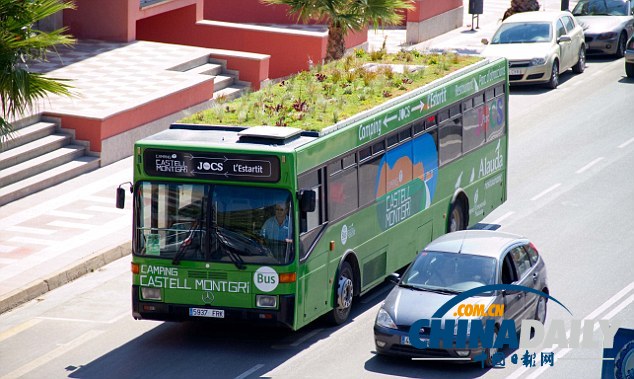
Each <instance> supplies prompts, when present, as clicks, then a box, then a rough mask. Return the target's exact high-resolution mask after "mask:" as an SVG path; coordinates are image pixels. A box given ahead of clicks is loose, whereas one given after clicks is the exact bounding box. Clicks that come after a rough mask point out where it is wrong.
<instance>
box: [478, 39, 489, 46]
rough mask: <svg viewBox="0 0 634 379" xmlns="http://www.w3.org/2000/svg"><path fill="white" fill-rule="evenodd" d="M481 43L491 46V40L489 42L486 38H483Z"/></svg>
mask: <svg viewBox="0 0 634 379" xmlns="http://www.w3.org/2000/svg"><path fill="white" fill-rule="evenodd" d="M480 42H482V44H483V45H488V44H489V40H488V39H486V38H482V39H481V40H480Z"/></svg>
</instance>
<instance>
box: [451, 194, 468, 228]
mask: <svg viewBox="0 0 634 379" xmlns="http://www.w3.org/2000/svg"><path fill="white" fill-rule="evenodd" d="M466 228H467V225H466V220H465V217H464V210H463V209H462V202H461V201H460V200H456V201H455V202H454V203H453V204H451V210H450V212H449V223H448V224H447V232H449V233H451V232H456V231H458V230H465V229H466Z"/></svg>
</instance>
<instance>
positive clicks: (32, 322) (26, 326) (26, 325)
mask: <svg viewBox="0 0 634 379" xmlns="http://www.w3.org/2000/svg"><path fill="white" fill-rule="evenodd" d="M40 322H42V320H38V319H31V320H29V321H27V322H23V323H22V324H20V325H16V326H14V327H13V328H11V329H8V330H5V331H4V332H2V333H0V342H2V341H4V340H6V339H7V338H11V337H13V336H15V335H16V334H20V333H22V332H23V331H25V330H27V329H30V328H32V327H34V326H35V325H37V324H39V323H40Z"/></svg>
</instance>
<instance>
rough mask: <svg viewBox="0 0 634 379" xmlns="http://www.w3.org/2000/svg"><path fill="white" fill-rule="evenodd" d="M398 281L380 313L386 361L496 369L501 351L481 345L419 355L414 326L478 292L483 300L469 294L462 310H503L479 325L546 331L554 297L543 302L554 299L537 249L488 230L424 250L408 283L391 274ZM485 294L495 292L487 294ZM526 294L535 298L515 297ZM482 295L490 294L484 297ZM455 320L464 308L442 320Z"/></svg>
mask: <svg viewBox="0 0 634 379" xmlns="http://www.w3.org/2000/svg"><path fill="white" fill-rule="evenodd" d="M391 280H393V281H395V282H397V283H398V284H397V285H396V286H395V287H394V288H393V289H392V291H391V292H390V293H389V294H388V296H387V298H386V299H385V301H384V302H383V304H382V305H381V308H380V309H379V311H378V314H377V317H376V321H375V325H374V340H375V345H376V351H377V353H379V354H384V355H396V356H407V357H428V358H441V359H455V360H456V361H458V362H465V361H466V362H469V361H475V360H478V359H479V357H485V359H483V360H482V361H483V363H484V364H486V365H487V366H489V367H490V366H492V364H493V355H494V354H495V353H496V350H495V349H494V348H493V347H482V345H480V344H477V343H476V342H475V341H474V342H473V343H474V344H475V347H472V346H471V345H468V346H469V347H468V348H462V347H460V348H456V345H455V342H454V344H453V345H450V346H447V345H446V344H443V345H442V346H441V347H440V348H436V347H433V346H432V348H424V349H419V348H417V347H415V346H414V344H413V343H412V342H411V341H410V339H409V338H410V328H411V326H412V324H414V323H415V322H417V321H418V320H421V319H431V318H436V316H434V314H435V313H436V312H437V311H438V310H439V309H440V308H443V307H445V306H446V304H447V302H448V301H451V300H452V299H453V298H454V297H456V296H458V295H459V294H461V293H464V292H466V291H471V290H474V291H472V292H473V293H478V294H477V295H474V296H471V294H470V293H468V294H467V295H470V296H469V298H468V303H467V305H464V304H463V303H461V304H463V306H465V307H469V306H470V307H471V308H472V309H478V308H481V309H502V310H503V312H498V313H497V314H491V313H490V312H489V313H487V312H483V314H481V316H482V317H480V319H482V320H483V321H486V320H491V319H492V320H494V321H495V325H496V327H497V326H499V325H500V324H502V323H503V322H505V321H506V320H513V322H514V325H515V327H516V330H517V328H518V327H519V325H521V320H525V319H535V320H539V321H540V322H542V323H544V321H545V319H546V301H547V297H544V296H540V295H539V294H536V293H538V292H541V293H543V294H548V293H549V288H548V284H547V275H546V265H545V264H544V260H543V258H542V257H541V256H540V255H539V253H538V251H537V249H536V248H535V246H534V245H533V244H532V243H531V242H530V241H529V240H528V239H527V238H524V237H522V236H518V235H514V234H509V233H503V232H497V231H488V230H463V231H458V232H453V233H449V234H446V235H444V236H442V237H439V238H438V239H436V240H434V241H432V242H431V243H430V244H429V245H428V246H427V247H425V249H424V250H423V251H421V252H420V253H419V254H418V256H417V257H416V259H415V260H414V262H412V264H411V265H410V266H409V267H408V268H407V270H406V271H405V272H404V273H403V276H402V277H400V278H397V274H392V276H391ZM500 284H502V285H508V286H501V287H505V288H506V287H508V288H514V289H509V290H499V289H498V290H493V289H492V288H491V287H493V288H495V287H500V286H499V285H500ZM496 285H498V286H496ZM484 286H489V288H488V290H487V287H484ZM519 286H522V287H519ZM526 287H528V288H529V289H530V290H531V291H532V292H529V291H521V290H515V289H518V288H519V289H521V288H524V289H525V290H526ZM479 288H482V289H483V291H484V290H487V291H485V292H479V291H480V290H479ZM533 290H534V291H533ZM454 300H455V299H454ZM465 309H469V308H465ZM500 313H502V314H500ZM456 315H458V318H460V317H461V316H460V306H457V308H455V307H454V308H451V310H450V311H448V312H447V313H445V314H444V315H443V316H442V320H443V322H446V321H447V320H448V319H454V318H455V317H456ZM471 316H473V315H471ZM465 317H467V318H468V319H471V320H473V319H474V318H476V319H477V318H478V317H470V315H465ZM454 321H455V320H454ZM455 333H457V332H456V331H454V334H455ZM420 338H421V340H429V338H430V329H429V328H424V329H421V331H420ZM467 338H468V337H467ZM467 342H468V341H467Z"/></svg>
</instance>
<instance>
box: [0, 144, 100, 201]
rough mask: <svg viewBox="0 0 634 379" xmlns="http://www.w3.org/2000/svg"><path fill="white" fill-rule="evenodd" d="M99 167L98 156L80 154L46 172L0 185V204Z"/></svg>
mask: <svg viewBox="0 0 634 379" xmlns="http://www.w3.org/2000/svg"><path fill="white" fill-rule="evenodd" d="M96 168H99V158H98V157H91V156H87V155H84V156H81V157H78V158H76V159H74V160H72V161H70V162H67V163H64V164H63V165H60V166H57V167H54V168H51V169H50V170H47V171H46V172H43V173H40V174H38V175H35V176H32V177H29V178H27V179H24V180H21V181H19V182H16V183H13V184H10V185H8V186H6V187H0V206H2V205H4V204H7V203H10V202H12V201H14V200H17V199H20V198H22V197H25V196H28V195H30V194H32V193H34V192H37V191H41V190H43V189H46V188H48V187H52V186H54V185H56V184H59V183H62V182H64V181H66V180H69V179H71V178H74V177H76V176H79V175H81V174H84V173H86V172H88V171H92V170H94V169H96Z"/></svg>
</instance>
